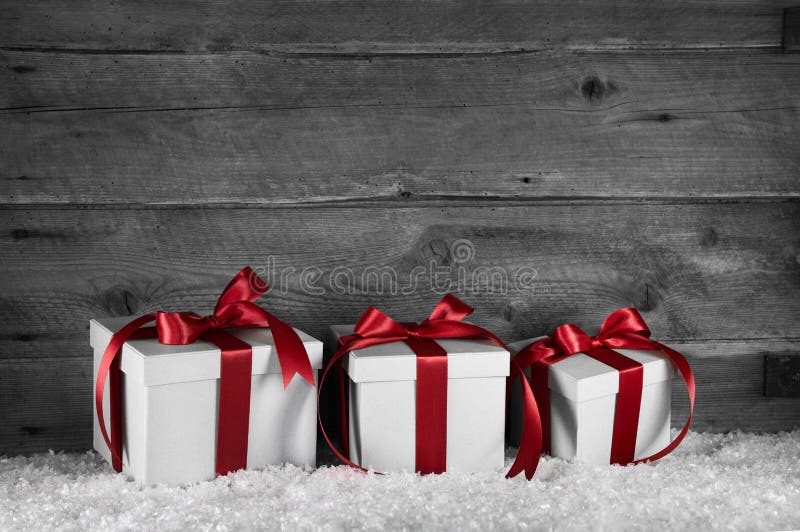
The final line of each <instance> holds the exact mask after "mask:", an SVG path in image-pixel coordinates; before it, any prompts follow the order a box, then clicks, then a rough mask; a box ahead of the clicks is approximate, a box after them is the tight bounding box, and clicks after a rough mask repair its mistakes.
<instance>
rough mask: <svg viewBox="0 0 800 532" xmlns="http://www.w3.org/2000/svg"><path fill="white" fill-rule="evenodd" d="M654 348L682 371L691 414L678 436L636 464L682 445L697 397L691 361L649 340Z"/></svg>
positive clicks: (664, 454)
mask: <svg viewBox="0 0 800 532" xmlns="http://www.w3.org/2000/svg"><path fill="white" fill-rule="evenodd" d="M648 341H649V342H650V343H651V345H652V346H653V347H652V348H653V349H660V350H662V351H663V352H664V353H666V355H667V357H669V359H670V361H672V363H673V364H675V367H676V368H678V373H680V375H681V378H683V382H684V384H685V385H686V391H687V392H688V394H689V416H688V417H687V419H686V423H684V425H683V428H682V429H681V431H680V432H679V433H678V436H676V437H675V439H674V440H672V441H671V442H670V443H669V445H667V446H666V447H664V448H663V449H661V450H660V451H658V452H657V453H655V454H653V455H650V456H648V457H647V458H642V459H640V460H636V461H635V462H633V463H634V464H640V463H642V462H651V461H653V460H658V459H659V458H663V457H665V456H666V455H668V454H669V453H671V452H672V451H674V450H675V448H676V447H678V445H680V443H681V441H683V438H685V437H686V434H687V433H688V432H689V427H690V426H691V424H692V415H693V414H694V398H695V382H694V374H693V373H692V367H691V366H690V365H689V361H687V360H686V358H685V357H684V356H683V355H682V354H680V353H678V352H677V351H675V350H674V349H671V348H669V347H667V346H665V345H663V344H660V343H658V342H656V341H654V340H648Z"/></svg>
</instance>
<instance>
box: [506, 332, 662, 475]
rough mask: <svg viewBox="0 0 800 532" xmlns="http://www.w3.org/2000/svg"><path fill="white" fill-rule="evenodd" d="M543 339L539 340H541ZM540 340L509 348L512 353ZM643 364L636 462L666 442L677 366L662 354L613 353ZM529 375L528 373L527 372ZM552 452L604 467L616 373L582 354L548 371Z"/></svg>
mask: <svg viewBox="0 0 800 532" xmlns="http://www.w3.org/2000/svg"><path fill="white" fill-rule="evenodd" d="M540 338H542V337H540ZM540 338H532V339H530V340H522V341H519V342H514V343H512V344H509V346H508V348H509V349H510V350H511V352H512V354H516V353H518V352H519V351H520V350H522V349H523V348H524V347H526V346H528V345H529V344H531V343H533V342H534V341H536V340H539V339H540ZM614 351H616V352H618V353H620V354H622V355H624V356H626V357H628V358H631V359H633V360H635V361H637V362H639V363H640V364H642V365H643V367H644V368H643V387H642V400H641V406H640V409H639V423H638V429H637V433H636V448H635V453H634V459H635V460H639V459H642V458H647V457H648V456H651V455H653V454H655V453H657V452H658V451H660V450H662V449H663V448H664V447H666V446H667V444H669V442H670V434H669V430H670V411H671V387H672V385H671V380H672V378H673V377H674V376H675V367H674V366H673V364H672V362H670V360H669V358H667V356H666V355H665V354H664V353H662V352H660V351H642V350H636V349H614ZM525 373H526V375H527V376H528V377H530V370H529V369H526V371H525ZM548 387H549V389H550V390H549V393H550V395H549V397H550V435H551V437H550V447H551V449H550V454H551V455H552V456H557V457H560V458H565V459H569V460H571V459H575V460H579V461H582V462H587V463H591V464H608V463H609V461H610V457H611V437H612V434H613V428H614V415H615V412H616V403H617V391H618V390H619V372H618V371H617V370H616V369H614V368H612V367H611V366H607V365H605V364H603V363H602V362H599V361H597V360H595V359H593V358H591V357H589V356H587V355H585V354H584V353H576V354H575V355H573V356H571V357H568V358H565V359H563V360H560V361H558V362H556V363H554V364H552V365H551V366H550V368H549V372H548ZM520 401H521V395H520V393H519V388H518V386H515V389H514V390H512V393H511V407H510V412H509V416H510V423H509V425H510V428H511V438H512V442H514V441H515V440H516V441H518V440H519V434H520V432H521V427H520V421H519V420H520V418H521V415H520V411H521V408H522V407H521V404H520Z"/></svg>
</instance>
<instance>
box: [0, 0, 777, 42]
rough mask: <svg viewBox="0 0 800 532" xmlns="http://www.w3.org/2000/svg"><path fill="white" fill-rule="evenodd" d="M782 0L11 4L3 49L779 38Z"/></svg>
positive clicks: (2, 22)
mask: <svg viewBox="0 0 800 532" xmlns="http://www.w3.org/2000/svg"><path fill="white" fill-rule="evenodd" d="M784 7H785V2H780V1H777V0H760V1H758V0H751V1H740V0H724V1H713V0H703V1H700V0H686V1H681V2H679V3H674V2H673V3H662V2H640V1H637V0H627V1H624V2H619V1H614V2H612V1H608V0H607V1H597V2H580V3H564V2H559V1H555V0H539V1H534V2H523V1H519V0H516V1H513V2H502V3H496V2H488V3H486V2H459V1H454V0H447V1H443V2H425V3H417V2H402V3H398V2H392V1H389V0H383V1H375V2H366V3H365V2H352V1H337V2H308V1H303V2H293V1H275V2H249V1H247V0H243V1H235V2H229V1H221V0H206V1H200V2H186V3H176V2H157V1H154V0H148V1H146V2H136V3H125V4H112V3H102V2H90V1H86V0H81V1H69V0H47V1H41V2H36V3H31V2H26V1H24V0H9V1H6V2H4V4H3V17H2V18H0V36H1V37H0V45H3V46H14V47H42V48H50V47H69V48H84V49H116V50H120V49H123V50H126V49H134V50H142V51H161V50H170V51H176V50H187V51H188V50H204V51H208V50H211V51H216V50H240V49H254V50H269V51H293V52H297V51H301V52H303V51H326V52H329V53H349V54H353V53H376V52H377V53H387V52H390V53H419V52H426V53H449V52H487V51H488V52H494V51H517V50H520V49H525V50H540V49H547V48H553V47H573V48H586V47H590V48H597V47H605V48H622V49H624V48H629V47H637V46H642V47H699V48H710V47H744V46H780V28H781V15H782V9H783V8H784Z"/></svg>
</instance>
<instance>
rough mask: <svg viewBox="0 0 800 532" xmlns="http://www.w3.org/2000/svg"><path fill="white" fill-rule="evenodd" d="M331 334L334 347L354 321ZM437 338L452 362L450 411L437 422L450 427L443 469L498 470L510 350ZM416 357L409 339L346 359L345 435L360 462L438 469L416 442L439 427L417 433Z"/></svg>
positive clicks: (354, 458) (385, 467)
mask: <svg viewBox="0 0 800 532" xmlns="http://www.w3.org/2000/svg"><path fill="white" fill-rule="evenodd" d="M331 332H332V334H331V335H330V337H331V338H332V340H333V344H334V345H333V346H331V347H332V349H333V350H335V347H336V345H337V344H338V340H339V338H340V337H342V336H345V335H349V334H351V333H352V332H353V326H352V325H337V326H333V327H331ZM435 343H436V344H437V345H438V346H439V347H440V348H441V349H442V350H443V351H444V352H446V359H447V366H446V383H445V388H446V412H444V415H438V416H437V419H435V420H434V421H437V420H438V421H439V422H440V423H441V424H442V425H443V426H445V427H446V452H443V454H444V455H445V456H444V457H443V458H444V462H446V465H445V467H444V468H443V469H446V470H447V471H462V472H463V471H496V470H498V469H501V468H502V467H503V464H504V441H503V440H504V428H505V397H506V378H507V376H508V375H509V360H510V356H509V352H508V351H507V350H506V349H504V348H503V347H499V346H498V345H497V344H496V343H494V342H492V341H491V340H483V339H479V340H475V339H457V338H446V339H445V338H437V339H436V340H435ZM411 345H413V344H411ZM418 356H420V353H417V352H415V350H414V349H412V347H411V346H410V344H409V342H406V341H394V342H390V343H381V344H378V345H372V346H369V347H365V348H360V349H354V350H352V351H350V352H349V353H347V354H346V355H345V356H344V358H343V364H344V371H345V374H346V377H347V378H346V385H347V387H348V391H349V393H348V394H347V395H348V396H349V398H348V410H349V415H348V418H349V424H348V438H347V440H348V441H349V455H350V456H349V458H350V460H352V461H353V462H355V463H356V464H360V465H361V466H363V467H365V468H369V469H374V470H378V471H421V472H440V471H436V470H433V471H431V470H426V468H424V467H422V466H420V464H419V462H418V455H417V451H418V450H419V447H420V446H421V445H429V442H428V440H429V439H430V437H432V436H433V435H432V433H433V432H435V430H430V431H428V432H418V429H419V430H420V431H422V430H424V425H421V423H422V422H421V420H420V419H419V411H418V404H417V397H418V395H417V392H418V389H417V388H418V383H417V369H418V360H417V359H418ZM422 406H423V408H424V407H425V406H426V405H422ZM431 407H432V408H433V405H431ZM445 417H446V419H444V418H445ZM421 427H423V428H421ZM434 445H435V444H434ZM443 451H444V449H443ZM434 469H435V468H434Z"/></svg>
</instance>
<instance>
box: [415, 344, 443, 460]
mask: <svg viewBox="0 0 800 532" xmlns="http://www.w3.org/2000/svg"><path fill="white" fill-rule="evenodd" d="M405 343H406V344H407V345H408V346H409V347H410V348H411V349H412V350H413V351H414V353H415V354H416V355H417V392H416V418H417V419H416V465H415V468H416V471H417V472H418V473H422V474H423V475H424V474H428V473H444V472H445V470H446V469H447V352H446V351H445V350H444V349H442V346H440V345H439V344H437V343H436V342H435V341H433V340H429V339H418V338H417V339H409V340H406V341H405Z"/></svg>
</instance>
